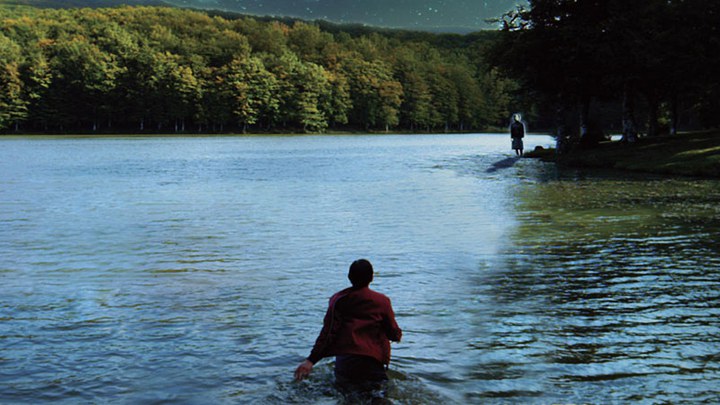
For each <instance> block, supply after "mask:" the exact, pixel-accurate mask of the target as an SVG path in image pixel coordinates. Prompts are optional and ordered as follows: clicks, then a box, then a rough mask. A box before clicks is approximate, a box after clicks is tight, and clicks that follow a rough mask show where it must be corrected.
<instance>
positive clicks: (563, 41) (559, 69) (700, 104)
mask: <svg viewBox="0 0 720 405" xmlns="http://www.w3.org/2000/svg"><path fill="white" fill-rule="evenodd" d="M719 21H720V2H717V1H713V0H634V1H624V0H593V1H576V0H530V1H529V7H528V8H522V7H521V8H519V9H518V10H517V11H515V12H512V13H509V14H507V15H506V16H505V18H504V29H503V35H502V38H501V41H499V42H498V43H496V45H495V46H494V48H493V52H492V55H493V56H492V57H491V58H490V59H491V61H492V62H493V63H495V64H496V65H497V66H498V67H499V68H500V69H502V70H503V71H504V72H506V73H508V74H509V75H510V76H511V77H513V78H514V79H516V80H519V81H520V83H521V88H525V89H528V90H530V91H532V92H534V96H535V97H537V98H542V100H544V102H545V103H546V105H553V106H554V109H555V112H554V114H556V116H557V118H558V119H557V124H558V128H565V129H568V127H573V125H571V124H568V121H573V120H572V119H568V116H567V111H570V110H574V111H579V118H578V119H576V120H574V122H575V123H576V125H575V129H573V128H570V129H569V134H570V136H571V137H578V138H579V137H581V136H580V135H582V137H585V136H587V137H591V136H592V134H590V133H588V132H587V129H588V127H590V126H592V118H591V117H590V114H589V113H590V102H591V100H595V101H600V102H602V101H608V100H616V101H617V102H619V103H622V124H623V125H622V130H623V135H624V136H625V138H626V139H628V140H632V139H633V138H634V137H635V136H636V135H637V132H638V126H639V123H638V119H637V117H636V110H635V103H636V99H637V98H639V99H640V100H641V101H643V103H644V105H645V109H646V110H647V113H648V114H647V116H648V117H647V119H646V121H645V122H642V123H641V125H640V126H642V127H645V128H646V130H647V133H648V134H649V135H654V134H656V133H658V131H659V127H658V124H659V119H660V115H661V111H663V110H664V111H665V112H666V113H665V115H667V116H668V117H669V121H671V123H670V125H669V126H670V128H669V129H670V130H671V131H674V130H675V129H676V128H677V122H678V118H679V117H678V113H679V110H680V105H681V104H682V105H684V106H685V108H684V109H683V110H684V111H685V112H687V113H692V114H694V115H696V116H697V117H698V120H699V121H700V122H701V123H702V124H703V125H705V126H716V125H718V124H719V123H720V118H719V117H720V115H718V114H717V112H716V111H717V105H718V101H717V100H718V98H719V97H718V96H720V87H719V86H718V83H719V82H718V80H717V74H716V73H713V72H717V71H718V70H717V69H718V63H719V61H720V52H719V51H720V39H719V38H720V36H719V35H718V26H719V25H718V22H719ZM578 127H579V128H578ZM581 128H582V129H581ZM558 132H559V134H561V133H562V129H559V131H558ZM561 135H562V134H561ZM593 141H595V140H592V139H590V140H589V142H591V143H592V142H593Z"/></svg>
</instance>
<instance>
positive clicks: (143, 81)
mask: <svg viewBox="0 0 720 405" xmlns="http://www.w3.org/2000/svg"><path fill="white" fill-rule="evenodd" d="M0 21H1V24H0V131H2V132H4V133H13V132H23V133H69V132H72V133H128V132H129V133H144V132H153V133H173V132H177V133H225V132H323V131H327V130H350V131H388V130H390V129H392V130H394V131H434V132H443V131H471V130H481V129H486V128H491V127H496V126H504V125H506V121H507V119H508V117H509V115H510V113H511V111H509V108H510V104H511V100H512V94H513V92H514V91H515V90H516V87H517V84H516V81H515V80H511V79H508V78H505V77H504V76H503V75H501V74H500V73H499V71H498V69H497V68H496V67H493V66H492V64H490V63H487V61H486V59H485V57H484V56H483V55H484V54H485V52H486V50H487V48H488V47H489V46H490V44H491V43H492V42H493V41H494V40H495V39H496V37H497V35H498V34H499V33H497V32H490V33H478V34H472V35H467V36H461V35H452V34H429V33H421V32H407V31H393V30H380V29H368V28H365V27H352V26H349V27H345V26H337V25H333V24H329V23H328V24H323V23H312V22H303V21H291V20H287V21H285V20H271V19H262V18H252V17H247V16H241V15H223V14H219V13H214V14H213V13H208V12H200V11H193V10H186V9H179V8H172V7H154V6H153V7H147V6H140V7H128V6H125V7H118V8H96V9H90V8H67V9H44V8H35V7H27V6H17V5H15V6H9V5H5V6H2V5H0Z"/></svg>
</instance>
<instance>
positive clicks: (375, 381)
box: [295, 259, 402, 391]
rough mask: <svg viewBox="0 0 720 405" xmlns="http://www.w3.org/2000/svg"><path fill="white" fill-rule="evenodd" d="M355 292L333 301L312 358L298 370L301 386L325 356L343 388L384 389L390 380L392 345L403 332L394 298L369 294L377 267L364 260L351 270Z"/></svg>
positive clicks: (350, 290) (346, 291)
mask: <svg viewBox="0 0 720 405" xmlns="http://www.w3.org/2000/svg"><path fill="white" fill-rule="evenodd" d="M348 278H349V279H350V282H351V283H352V287H350V288H346V289H344V290H342V291H340V292H338V293H336V294H335V295H333V296H332V297H331V298H330V302H329V305H328V309H327V313H326V314H325V319H324V321H323V327H322V330H321V331H320V335H319V336H318V338H317V340H316V341H315V346H314V347H313V349H312V351H311V353H310V356H308V358H307V359H306V360H305V361H303V362H302V363H301V364H300V365H299V366H298V367H297V369H296V370H295V379H296V380H298V381H300V380H302V379H304V378H305V377H307V376H308V375H309V374H310V372H311V371H312V368H313V365H315V364H316V363H317V362H318V361H320V360H321V359H322V358H324V357H329V356H335V379H336V381H337V383H338V385H339V386H340V388H341V389H349V390H353V389H360V390H368V391H371V390H380V389H382V388H383V384H384V382H385V381H387V379H388V377H387V374H386V370H387V366H388V364H390V341H391V340H392V341H394V342H399V341H400V338H401V337H402V331H401V330H400V327H398V325H397V323H396V322H395V314H394V312H393V309H392V305H391V304H390V299H389V298H388V297H386V296H385V295H383V294H380V293H378V292H375V291H373V290H371V289H370V287H369V285H370V282H372V280H373V267H372V264H370V262H369V261H367V260H365V259H360V260H356V261H354V262H353V263H352V264H351V265H350V271H349V272H348Z"/></svg>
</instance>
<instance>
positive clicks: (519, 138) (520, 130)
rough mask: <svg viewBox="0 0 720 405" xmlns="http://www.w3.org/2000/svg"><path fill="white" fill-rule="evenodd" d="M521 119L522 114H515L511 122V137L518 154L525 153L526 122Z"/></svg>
mask: <svg viewBox="0 0 720 405" xmlns="http://www.w3.org/2000/svg"><path fill="white" fill-rule="evenodd" d="M520 119H521V117H520V114H514V115H513V122H512V124H510V139H512V148H513V149H514V150H515V154H516V155H517V156H522V155H523V149H524V146H523V138H524V137H525V124H523V123H522V121H520Z"/></svg>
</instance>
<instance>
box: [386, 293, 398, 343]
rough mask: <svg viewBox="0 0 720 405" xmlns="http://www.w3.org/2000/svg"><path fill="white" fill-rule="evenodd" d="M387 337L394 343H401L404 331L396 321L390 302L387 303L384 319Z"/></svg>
mask: <svg viewBox="0 0 720 405" xmlns="http://www.w3.org/2000/svg"><path fill="white" fill-rule="evenodd" d="M384 326H385V335H386V336H387V338H388V339H390V340H392V341H393V342H399V341H400V339H402V330H401V329H400V327H399V326H398V324H397V322H396V321H395V312H393V309H392V304H391V303H390V300H389V299H388V301H387V309H386V315H385V319H384Z"/></svg>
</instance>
